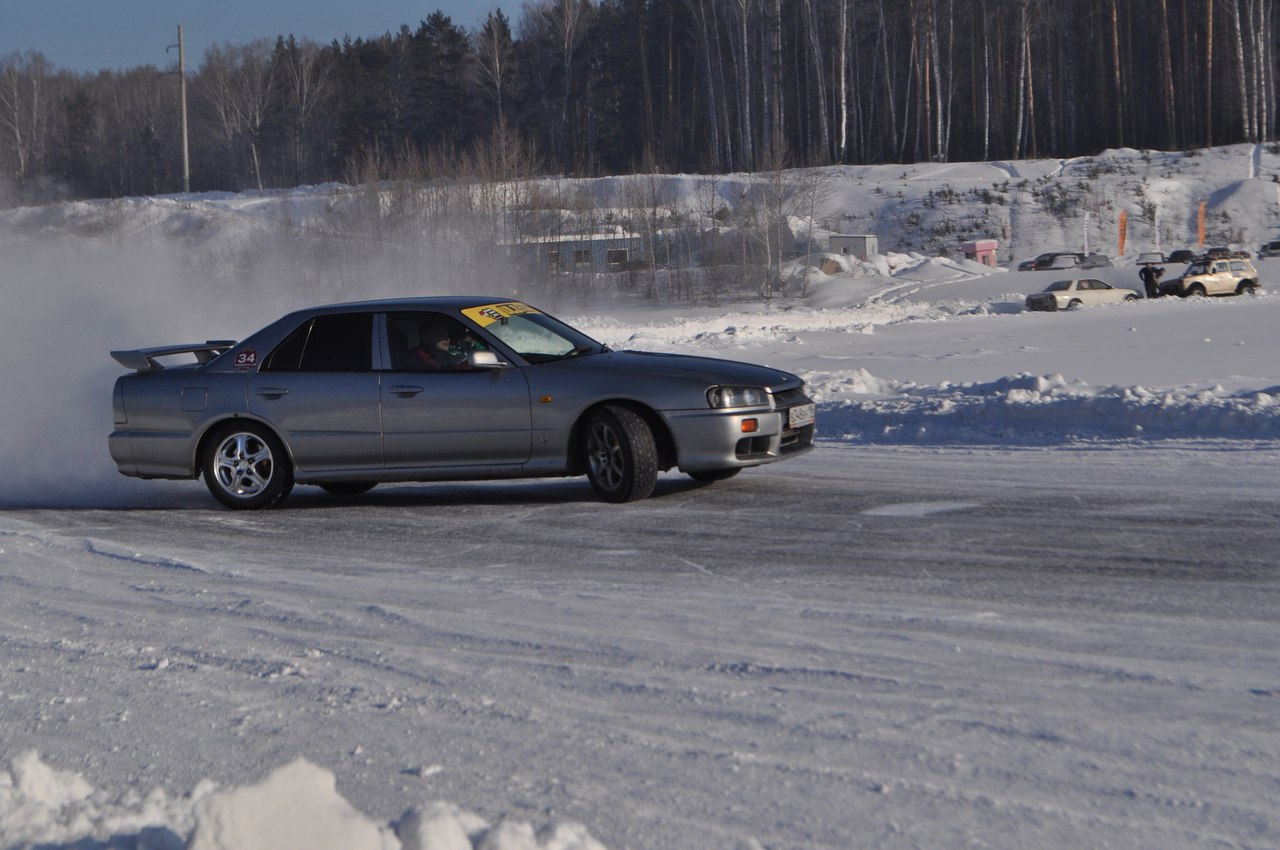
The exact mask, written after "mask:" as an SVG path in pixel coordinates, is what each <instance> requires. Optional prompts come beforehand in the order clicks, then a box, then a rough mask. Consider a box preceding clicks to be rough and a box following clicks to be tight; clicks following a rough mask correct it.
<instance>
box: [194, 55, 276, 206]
mask: <svg viewBox="0 0 1280 850" xmlns="http://www.w3.org/2000/svg"><path fill="white" fill-rule="evenodd" d="M271 54H272V45H271V43H270V42H268V41H266V40H264V39H259V40H257V41H253V42H250V43H249V44H247V45H243V46H240V47H237V46H234V45H225V46H222V47H217V46H214V47H211V48H209V50H208V51H207V52H206V53H205V57H204V64H203V65H202V67H201V68H200V72H199V74H198V75H197V76H196V86H195V89H196V91H197V92H198V93H199V96H200V98H201V99H202V100H203V102H204V103H205V104H206V105H207V107H208V108H209V109H210V110H211V111H212V114H213V116H214V128H215V130H216V131H217V133H218V139H219V141H220V142H221V144H222V146H223V147H224V149H225V151H226V153H227V154H228V156H229V158H230V162H231V165H232V167H233V168H234V167H237V165H238V163H237V160H239V159H240V157H242V156H244V157H247V159H248V162H247V163H246V164H247V165H248V166H249V168H250V172H251V173H252V175H253V181H254V185H256V186H257V188H258V189H259V190H261V189H262V188H263V183H262V163H261V158H260V151H259V141H260V137H261V134H262V128H263V125H264V124H265V123H266V120H267V116H268V110H269V108H270V104H271V96H272V87H273V85H274V82H275V81H274V76H273V75H274V69H275V65H274V63H273V62H272V61H271Z"/></svg>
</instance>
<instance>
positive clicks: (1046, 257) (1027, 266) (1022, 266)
mask: <svg viewBox="0 0 1280 850" xmlns="http://www.w3.org/2000/svg"><path fill="white" fill-rule="evenodd" d="M1056 256H1057V254H1056V253H1053V252H1050V253H1048V254H1041V255H1039V256H1038V257H1036V258H1034V259H1031V260H1023V261H1022V262H1020V263H1018V271H1020V272H1033V271H1035V270H1036V269H1037V268H1041V269H1047V268H1048V267H1049V263H1051V262H1052V261H1053V258H1054V257H1056Z"/></svg>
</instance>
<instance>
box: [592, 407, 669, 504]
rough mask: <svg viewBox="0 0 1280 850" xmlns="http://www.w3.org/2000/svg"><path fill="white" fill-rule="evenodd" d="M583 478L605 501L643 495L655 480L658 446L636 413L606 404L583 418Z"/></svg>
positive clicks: (624, 500)
mask: <svg viewBox="0 0 1280 850" xmlns="http://www.w3.org/2000/svg"><path fill="white" fill-rule="evenodd" d="M583 450H584V451H585V453H586V467H587V479H588V480H589V481H590V482H591V487H592V489H594V490H595V491H596V495H598V496H599V497H600V498H601V499H604V500H605V501H606V502H634V501H637V500H639V499H644V498H647V497H648V496H649V495H650V494H651V493H653V488H654V487H655V486H656V485H657V483H658V449H657V445H656V444H655V442H654V439H653V432H652V431H651V430H649V426H648V425H647V424H645V421H644V420H643V419H641V418H640V416H639V415H637V414H636V413H634V412H633V411H631V410H628V409H627V408H625V407H617V406H613V405H609V406H606V407H602V408H599V409H598V410H595V411H593V412H592V413H591V414H590V415H589V416H588V417H587V421H586V439H585V441H584V445H583Z"/></svg>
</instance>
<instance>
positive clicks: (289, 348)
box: [109, 297, 815, 508]
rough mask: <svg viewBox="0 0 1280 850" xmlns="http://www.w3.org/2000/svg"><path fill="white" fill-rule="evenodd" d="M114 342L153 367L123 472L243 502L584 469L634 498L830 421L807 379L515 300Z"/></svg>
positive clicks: (366, 310) (346, 307)
mask: <svg viewBox="0 0 1280 850" xmlns="http://www.w3.org/2000/svg"><path fill="white" fill-rule="evenodd" d="M111 354H112V356H113V357H114V358H115V359H116V360H117V361H118V362H119V363H120V364H121V365H123V366H126V367H128V368H130V369H132V370H134V371H133V372H131V373H130V374H127V375H123V376H121V377H120V378H119V379H117V381H116V384H115V390H114V393H113V412H114V426H115V430H114V431H113V432H112V434H111V436H110V438H109V446H110V451H111V456H112V458H113V459H114V460H115V462H116V465H117V466H118V468H119V470H120V472H121V473H122V474H124V475H128V476H134V477H138V478H177V479H193V478H197V477H200V476H203V478H204V480H205V484H206V485H207V486H208V488H209V491H210V492H211V493H212V494H213V496H214V497H215V498H216V499H218V501H220V502H222V503H223V504H224V505H227V506H228V507H231V508H262V507H267V506H269V505H272V504H275V503H277V502H279V501H280V500H282V499H284V498H285V496H287V495H288V494H289V492H290V490H291V489H292V488H293V486H294V484H295V483H300V484H314V485H318V486H320V487H322V488H324V489H325V490H327V491H329V492H331V493H334V494H339V495H355V494H359V493H362V492H364V491H366V490H368V489H370V488H371V487H373V486H374V485H376V484H378V483H380V482H390V481H439V480H465V479H495V478H522V477H545V476H572V475H582V474H585V475H586V476H587V478H588V479H589V481H590V483H591V486H592V487H593V488H594V490H595V492H596V493H597V494H598V495H599V496H600V498H602V499H604V500H606V501H610V502H627V501H632V500H636V499H643V498H645V497H647V496H649V495H650V494H651V493H652V492H653V489H654V486H655V484H656V481H657V476H658V473H659V472H660V471H662V470H668V469H672V468H676V469H679V470H680V471H682V472H685V473H687V474H688V475H690V476H692V477H693V478H695V479H697V480H700V481H717V480H721V479H725V478H729V477H731V476H733V475H736V474H737V473H738V472H739V471H741V470H742V469H744V468H747V467H751V466H758V465H760V464H764V463H770V462H773V461H777V460H781V459H784V458H787V457H791V456H794V455H797V454H800V453H803V452H805V451H807V450H808V449H810V448H812V446H813V440H814V433H815V405H814V403H813V401H812V400H810V399H809V397H808V396H807V394H806V390H805V386H804V383H803V382H802V381H801V380H800V379H799V378H798V377H796V376H795V375H791V374H788V373H786V372H782V371H779V370H777V369H771V368H767V367H763V366H754V365H750V364H746V363H738V362H734V361H729V360H718V359H712V358H706V357H691V356H684V355H671V354H655V353H645V352H636V351H612V350H610V349H609V348H608V347H607V346H605V345H602V344H601V343H599V342H596V341H595V340H593V339H591V338H590V337H588V336H586V335H585V334H583V333H581V332H580V331H578V330H576V329H574V328H572V327H570V326H568V325H566V324H564V323H563V322H561V321H559V320H557V319H555V318H553V317H552V316H550V315H548V314H546V313H543V312H541V311H540V310H537V309H535V308H534V307H531V306H529V305H527V304H524V303H521V302H516V301H504V300H502V299H496V298H463V297H448V298H416V299H401V300H392V301H370V302H360V303H350V304H335V305H330V306H325V307H316V308H312V309H307V310H301V311H298V312H295V313H291V314H289V315H287V316H285V317H284V318H282V319H279V320H278V321H276V322H274V323H272V324H270V325H268V326H267V327H265V328H263V329H262V330H260V331H258V332H256V333H254V334H252V335H251V336H249V337H247V338H245V339H244V340H241V341H239V342H235V341H231V340H212V341H209V342H205V343H197V344H190V345H168V346H161V347H155V348H142V349H129V350H120V351H113V352H111ZM192 359H194V361H195V362H194V363H193V362H189V361H191V360H192ZM175 360H177V361H181V360H186V361H188V362H177V363H175V362H174V361H175Z"/></svg>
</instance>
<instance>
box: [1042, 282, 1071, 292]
mask: <svg viewBox="0 0 1280 850" xmlns="http://www.w3.org/2000/svg"><path fill="white" fill-rule="evenodd" d="M1070 288H1071V281H1069V280H1059V281H1056V282H1054V283H1051V284H1049V285H1048V286H1047V287H1046V288H1045V290H1044V291H1045V292H1065V291H1066V290H1068V289H1070Z"/></svg>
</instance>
